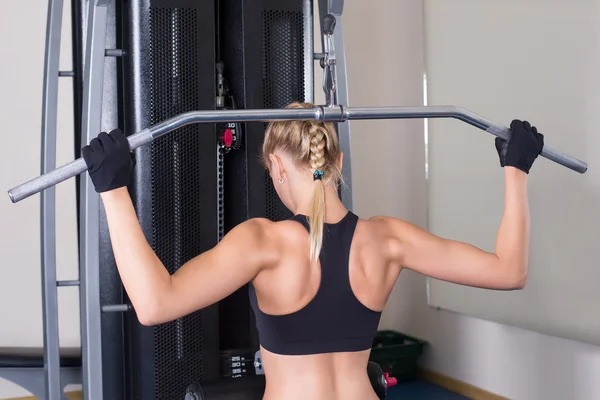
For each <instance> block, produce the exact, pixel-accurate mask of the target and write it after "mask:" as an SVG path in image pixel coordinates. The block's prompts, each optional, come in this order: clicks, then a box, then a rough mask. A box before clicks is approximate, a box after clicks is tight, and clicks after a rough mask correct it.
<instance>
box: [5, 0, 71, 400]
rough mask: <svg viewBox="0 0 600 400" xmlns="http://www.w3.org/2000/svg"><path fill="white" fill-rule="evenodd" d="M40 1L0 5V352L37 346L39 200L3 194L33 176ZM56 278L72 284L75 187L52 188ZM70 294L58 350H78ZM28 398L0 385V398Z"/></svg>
mask: <svg viewBox="0 0 600 400" xmlns="http://www.w3.org/2000/svg"><path fill="white" fill-rule="evenodd" d="M47 3H48V2H47V1H45V0H20V1H2V2H0V22H1V23H0V43H1V44H0V60H1V61H2V65H1V67H0V71H1V72H0V82H1V85H0V88H1V94H0V120H1V121H2V134H1V137H2V139H3V143H4V145H3V146H2V149H0V171H1V172H0V189H1V190H0V192H1V195H0V223H1V229H0V260H2V268H1V272H0V347H9V346H36V347H37V346H42V310H41V307H42V305H41V304H42V303H41V279H40V245H39V242H40V239H39V237H40V236H39V235H40V229H39V196H35V197H32V198H29V199H27V200H24V201H22V202H20V203H17V204H12V203H11V202H10V200H9V199H8V196H7V195H6V190H8V188H10V187H13V186H15V185H17V184H19V183H21V182H23V181H25V180H28V179H30V178H32V177H35V176H37V175H39V173H40V129H41V105H42V101H41V100H42V79H43V63H44V41H45V30H46V11H47ZM65 3H66V7H65V10H64V11H65V12H64V13H63V18H64V20H65V24H64V25H63V40H62V47H61V50H62V57H61V62H60V67H61V69H62V70H70V69H71V47H70V40H71V39H70V30H71V28H70V21H71V17H70V7H69V5H70V2H68V1H65ZM72 107H73V106H72V84H71V79H70V78H61V80H60V87H59V99H58V110H59V113H58V133H59V137H58V146H57V147H58V150H57V164H58V165H61V164H63V163H66V162H68V161H70V160H72V159H73V140H72V135H73V122H72V121H73V119H72V115H73V108H72ZM56 192H57V194H56V202H57V204H58V205H57V212H56V219H57V232H56V241H57V260H56V261H57V266H58V271H57V273H58V278H59V279H61V280H64V279H77V278H78V274H77V263H78V261H77V253H76V251H77V248H76V246H77V236H76V226H75V223H76V222H75V221H76V220H75V217H76V215H75V188H74V184H73V182H72V180H71V182H64V183H62V184H60V185H59V186H58V187H57V190H56ZM78 302H79V298H78V290H77V289H76V288H61V289H60V290H59V323H60V344H61V345H62V346H79V344H80V342H79V307H78ZM27 394H28V392H26V391H24V390H23V389H21V388H20V387H18V386H16V385H14V384H12V383H9V382H7V381H4V380H2V379H0V398H12V397H21V396H25V395H27Z"/></svg>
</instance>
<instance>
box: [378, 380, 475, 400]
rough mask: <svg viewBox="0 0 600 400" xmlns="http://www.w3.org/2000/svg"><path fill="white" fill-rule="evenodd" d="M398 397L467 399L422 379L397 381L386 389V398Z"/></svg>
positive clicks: (422, 399) (396, 398)
mask: <svg viewBox="0 0 600 400" xmlns="http://www.w3.org/2000/svg"><path fill="white" fill-rule="evenodd" d="M400 399H418V400H468V398H467V397H464V396H461V395H459V394H456V393H454V392H451V391H449V390H446V389H444V388H441V387H439V386H435V385H432V384H431V383H427V382H423V381H415V382H403V383H399V384H398V385H397V386H394V387H391V388H390V389H389V390H388V396H387V400H400Z"/></svg>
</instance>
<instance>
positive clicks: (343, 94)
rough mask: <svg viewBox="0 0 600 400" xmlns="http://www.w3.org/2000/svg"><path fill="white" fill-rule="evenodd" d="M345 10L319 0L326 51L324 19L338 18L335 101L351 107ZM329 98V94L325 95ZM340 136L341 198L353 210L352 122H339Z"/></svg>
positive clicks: (340, 2) (338, 0)
mask: <svg viewBox="0 0 600 400" xmlns="http://www.w3.org/2000/svg"><path fill="white" fill-rule="evenodd" d="M343 10H344V0H319V20H320V27H321V40H322V42H321V44H322V46H323V49H325V41H324V36H323V18H324V17H325V16H326V15H327V14H331V15H333V16H334V17H335V18H336V22H335V29H334V30H333V43H334V44H335V49H334V51H335V69H334V70H333V74H334V81H335V99H334V104H343V105H344V106H350V104H349V102H348V81H347V78H346V53H345V50H344V24H343V23H342V12H343ZM325 95H326V96H327V93H326V94H325ZM337 128H338V136H339V141H340V150H341V151H342V152H343V153H344V163H343V166H342V176H343V177H344V185H342V187H341V198H342V202H343V203H344V206H345V207H346V208H347V209H348V210H352V153H351V151H350V150H351V140H350V122H349V121H344V122H338V123H337Z"/></svg>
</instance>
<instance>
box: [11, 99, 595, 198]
mask: <svg viewBox="0 0 600 400" xmlns="http://www.w3.org/2000/svg"><path fill="white" fill-rule="evenodd" d="M411 118H455V119H458V120H460V121H463V122H465V123H467V124H469V125H472V126H474V127H476V128H479V129H482V130H484V131H486V132H489V133H491V134H493V135H494V136H498V137H501V138H503V139H508V137H509V135H510V129H509V128H507V127H505V126H503V125H500V124H497V123H495V122H492V121H490V120H488V119H486V118H484V117H482V116H480V115H477V114H475V113H473V112H471V111H468V110H465V109H463V108H460V107H455V106H422V107H350V108H345V107H343V106H337V107H324V106H316V107H314V108H306V109H273V110H219V111H192V112H187V113H184V114H180V115H177V116H175V117H173V118H170V119H168V120H166V121H164V122H161V123H159V124H157V125H154V126H152V127H150V128H148V129H144V130H142V131H140V132H137V133H135V134H133V135H131V136H129V138H128V140H129V148H130V149H131V150H134V149H136V148H138V147H140V146H143V145H145V144H147V143H150V142H151V141H153V140H154V139H156V138H158V137H160V136H162V135H164V134H167V133H169V132H172V131H174V130H176V129H178V128H181V127H183V126H185V125H190V124H199V123H217V122H254V121H262V122H268V121H286V120H287V121H289V120H302V121H309V120H315V121H331V122H344V121H347V120H371V119H411ZM541 156H542V157H545V158H547V159H549V160H551V161H554V162H556V163H558V164H560V165H563V166H565V167H567V168H569V169H572V170H574V171H576V172H579V173H582V174H583V173H585V172H586V171H587V164H586V163H585V162H583V161H581V160H578V159H576V158H574V157H571V156H568V155H566V154H564V153H561V152H559V151H557V150H554V149H551V148H549V147H547V146H545V147H544V149H543V150H542V152H541ZM86 170H87V166H86V164H85V161H83V159H81V158H80V159H77V160H75V161H72V162H70V163H68V164H65V165H64V166H62V167H60V168H57V169H55V170H54V171H51V172H49V173H46V174H44V175H42V176H39V177H37V178H34V179H32V180H30V181H28V182H25V183H22V184H21V185H19V186H16V187H14V188H12V189H10V190H9V191H8V195H9V197H10V199H11V201H12V202H13V203H16V202H19V201H21V200H23V199H25V198H27V197H29V196H31V195H34V194H36V193H39V192H40V191H42V190H44V189H47V188H49V187H50V186H53V185H56V184H57V183H60V182H62V181H64V180H66V179H69V178H71V177H73V176H76V175H79V174H81V173H83V172H85V171H86Z"/></svg>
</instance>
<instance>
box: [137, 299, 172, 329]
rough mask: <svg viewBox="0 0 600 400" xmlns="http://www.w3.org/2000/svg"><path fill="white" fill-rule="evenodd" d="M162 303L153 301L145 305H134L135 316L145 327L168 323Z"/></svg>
mask: <svg viewBox="0 0 600 400" xmlns="http://www.w3.org/2000/svg"><path fill="white" fill-rule="evenodd" d="M161 303H163V302H161V301H156V300H152V301H149V302H146V303H143V304H138V305H137V306H136V305H134V309H135V314H136V316H137V319H138V321H139V323H140V324H142V325H143V326H155V325H160V324H163V323H165V322H168V320H167V316H166V310H165V309H164V306H162V305H161ZM163 304H164V303H163Z"/></svg>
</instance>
